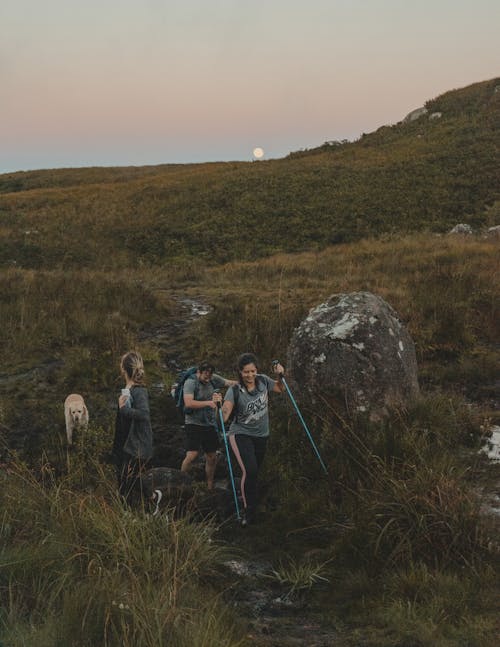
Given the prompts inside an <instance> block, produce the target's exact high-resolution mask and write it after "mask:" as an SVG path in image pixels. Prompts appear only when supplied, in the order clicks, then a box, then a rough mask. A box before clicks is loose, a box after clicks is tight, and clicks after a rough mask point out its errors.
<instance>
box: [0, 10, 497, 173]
mask: <svg viewBox="0 0 500 647" xmlns="http://www.w3.org/2000/svg"><path fill="white" fill-rule="evenodd" d="M499 25H500V1H499V0H419V1H416V2H413V1H411V0H303V1H302V0H301V1H299V0H252V1H251V0H78V1H77V0H43V1H41V0H3V1H2V3H1V5H0V93H1V94H0V173H5V172H10V171H16V170H29V169H39V168H57V167H77V166H109V165H113V166H115V165H116V166H129V165H137V166H140V165H145V164H160V163H170V162H181V163H184V162H203V161H219V160H251V159H252V150H253V149H254V148H255V147H256V146H260V147H262V148H263V149H264V151H265V156H264V159H269V158H275V157H283V156H285V155H287V154H288V153H289V152H290V151H293V150H298V149H300V148H312V147H314V146H318V145H320V144H322V143H323V142H324V141H327V140H332V139H351V140H352V139H356V138H357V137H359V136H360V135H361V133H363V132H371V131H373V130H375V129H377V128H378V127H379V126H382V125H384V124H393V123H396V122H397V121H400V120H401V119H402V118H403V117H404V116H405V115H406V114H407V113H408V112H410V111H411V110H413V109H414V108H418V107H419V106H421V105H423V103H424V102H425V101H426V100H428V99H432V98H434V97H435V96H437V95H439V94H442V93H443V92H446V91H448V90H452V89H454V88H460V87H463V86H465V85H469V84H471V83H475V82H477V81H484V80H487V79H491V78H493V77H495V76H498V75H500V38H499Z"/></svg>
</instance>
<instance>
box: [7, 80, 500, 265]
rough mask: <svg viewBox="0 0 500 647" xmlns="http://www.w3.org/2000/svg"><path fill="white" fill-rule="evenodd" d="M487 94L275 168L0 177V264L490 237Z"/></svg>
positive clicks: (499, 109) (214, 258) (483, 87)
mask: <svg viewBox="0 0 500 647" xmlns="http://www.w3.org/2000/svg"><path fill="white" fill-rule="evenodd" d="M499 87H500V79H498V78H497V79H492V80H489V81H485V82H482V83H477V84H474V85H472V86H469V87H467V88H464V89H461V90H453V91H451V92H447V93H445V94H443V95H441V96H439V97H437V98H435V99H433V100H430V101H429V102H428V103H427V104H426V107H427V109H428V114H427V115H424V116H422V117H421V118H419V119H417V120H415V121H411V122H399V123H398V124H396V125H394V126H384V127H382V128H379V129H378V130H377V131H376V132H374V133H371V134H367V135H363V136H362V137H361V138H360V139H359V140H358V141H356V142H352V143H349V142H344V143H337V142H333V143H327V144H324V145H323V146H320V147H318V148H315V149H311V150H306V151H298V152H295V153H291V154H290V155H289V156H288V157H286V158H284V159H278V160H269V161H262V162H253V163H244V162H238V163H231V162H228V163H211V164H191V165H189V164H187V165H161V166H146V167H138V168H134V167H126V168H88V169H62V170H52V171H50V170H48V171H33V172H19V173H9V174H4V175H1V176H0V240H1V242H2V245H1V248H0V265H3V266H11V265H16V266H17V267H25V268H39V267H44V268H71V267H88V268H91V267H99V268H103V269H106V268H112V267H116V266H117V265H121V266H124V267H135V266H137V265H154V264H158V263H159V264H163V263H169V264H171V263H177V262H179V263H180V262H182V261H183V260H184V259H185V258H186V257H188V258H189V257H197V258H199V257H201V258H203V259H204V260H205V261H208V262H210V263H218V262H226V261H229V260H233V259H253V258H257V257H262V256H266V255H271V254H273V253H275V252H281V251H285V252H290V251H302V250H307V249H319V248H324V247H326V246H328V245H330V244H336V243H339V242H349V241H354V240H359V239H360V238H363V237H366V236H378V235H381V234H387V233H409V232H416V231H422V230H429V231H437V232H442V231H446V230H447V229H449V228H450V227H451V226H453V225H454V224H456V223H457V222H468V223H470V224H471V225H473V226H476V227H477V226H484V225H493V224H498V223H496V222H493V220H492V219H493V216H492V213H493V212H494V211H495V212H496V211H497V208H496V207H495V209H491V206H492V205H494V204H495V203H496V202H497V201H498V200H499V194H500V190H499V183H498V167H499V159H498V144H499V131H498V124H499V123H500V92H499V91H498V88H499ZM435 113H440V114H441V116H440V117H435V116H434V117H433V118H430V115H433V114H435Z"/></svg>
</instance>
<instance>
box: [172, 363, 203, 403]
mask: <svg viewBox="0 0 500 647" xmlns="http://www.w3.org/2000/svg"><path fill="white" fill-rule="evenodd" d="M197 370H198V367H197V366H190V367H189V368H186V369H185V370H183V371H181V372H180V373H179V375H178V376H177V382H176V383H175V384H172V388H171V390H170V395H171V396H172V397H173V399H174V402H175V406H176V407H177V409H179V412H180V413H181V414H182V415H184V414H185V413H186V407H185V406H184V382H185V381H186V380H188V379H189V378H190V377H193V375H196V371H197Z"/></svg>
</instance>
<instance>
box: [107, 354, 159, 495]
mask: <svg viewBox="0 0 500 647" xmlns="http://www.w3.org/2000/svg"><path fill="white" fill-rule="evenodd" d="M120 373H121V375H122V377H123V380H124V382H125V388H124V389H122V394H121V395H120V397H119V398H118V412H117V415H116V428H115V439H114V444H113V454H114V458H115V464H116V471H117V477H118V492H119V493H120V495H121V496H122V498H123V500H124V502H125V503H126V504H127V505H129V506H131V505H132V504H135V503H136V501H137V499H139V500H140V502H141V503H142V502H143V496H142V483H141V475H142V473H143V472H144V470H145V468H146V466H147V464H148V462H149V461H150V459H151V458H152V456H153V432H152V430H151V420H150V414H149V397H148V391H147V389H146V387H145V386H144V362H143V359H142V357H141V355H140V354H139V353H138V352H136V351H130V352H128V353H126V354H125V355H123V357H122V358H121V361H120Z"/></svg>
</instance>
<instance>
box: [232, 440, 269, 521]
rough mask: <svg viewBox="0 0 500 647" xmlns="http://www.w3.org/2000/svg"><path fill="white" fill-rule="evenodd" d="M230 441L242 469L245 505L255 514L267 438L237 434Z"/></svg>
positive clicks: (242, 491) (242, 493) (242, 492)
mask: <svg viewBox="0 0 500 647" xmlns="http://www.w3.org/2000/svg"><path fill="white" fill-rule="evenodd" d="M229 439H230V443H231V449H232V450H233V454H234V455H235V457H236V460H237V461H238V465H239V466H240V468H241V495H242V497H243V505H244V507H245V508H247V509H248V510H250V511H251V512H254V511H255V507H256V506H257V473H258V471H259V467H260V466H261V465H262V461H263V460H264V455H265V453H266V445H267V438H263V437H262V436H247V435H246V434H235V435H233V436H230V437H229Z"/></svg>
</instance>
